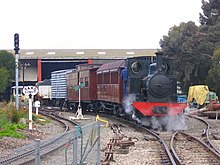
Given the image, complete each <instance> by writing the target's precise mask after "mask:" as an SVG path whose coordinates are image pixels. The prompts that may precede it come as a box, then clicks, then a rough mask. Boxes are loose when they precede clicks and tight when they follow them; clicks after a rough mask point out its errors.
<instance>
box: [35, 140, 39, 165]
mask: <svg viewBox="0 0 220 165" xmlns="http://www.w3.org/2000/svg"><path fill="white" fill-rule="evenodd" d="M35 142H36V146H35V165H40V139H36V140H35Z"/></svg>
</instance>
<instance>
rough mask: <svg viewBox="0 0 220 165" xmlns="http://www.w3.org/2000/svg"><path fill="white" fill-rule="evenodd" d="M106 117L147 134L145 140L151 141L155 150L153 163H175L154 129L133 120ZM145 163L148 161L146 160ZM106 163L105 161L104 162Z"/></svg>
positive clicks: (173, 164)
mask: <svg viewBox="0 0 220 165" xmlns="http://www.w3.org/2000/svg"><path fill="white" fill-rule="evenodd" d="M107 118H110V119H113V120H118V121H120V122H122V123H125V124H128V125H130V126H131V127H133V128H135V129H136V130H138V131H139V132H142V133H143V134H145V135H146V136H147V138H146V139H147V140H148V141H149V140H150V142H151V146H153V148H154V149H155V150H156V152H154V154H156V155H154V163H155V164H167V165H169V164H172V165H175V164H176V163H175V160H174V159H173V156H172V154H171V152H170V150H169V148H168V146H167V145H166V143H165V141H164V140H163V139H162V138H161V137H160V136H159V135H158V134H157V133H156V132H154V131H152V130H150V129H147V128H146V127H144V126H141V125H139V124H136V123H134V122H133V121H129V120H124V119H121V118H118V117H115V116H107ZM143 136H144V135H143ZM148 136H151V138H148ZM145 163H148V162H147V160H146V162H145ZM106 164H107V163H106Z"/></svg>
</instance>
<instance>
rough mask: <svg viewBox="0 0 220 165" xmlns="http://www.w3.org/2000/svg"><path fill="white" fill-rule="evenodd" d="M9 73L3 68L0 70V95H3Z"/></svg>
mask: <svg viewBox="0 0 220 165" xmlns="http://www.w3.org/2000/svg"><path fill="white" fill-rule="evenodd" d="M9 77H10V74H9V71H8V70H7V69H5V68H0V93H3V92H4V91H5V89H6V88H7V86H8V84H9Z"/></svg>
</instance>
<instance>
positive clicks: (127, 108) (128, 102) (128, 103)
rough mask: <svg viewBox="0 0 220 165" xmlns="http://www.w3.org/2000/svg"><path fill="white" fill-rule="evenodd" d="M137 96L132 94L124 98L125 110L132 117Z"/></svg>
mask: <svg viewBox="0 0 220 165" xmlns="http://www.w3.org/2000/svg"><path fill="white" fill-rule="evenodd" d="M135 98H136V96H135V94H130V95H128V96H127V97H125V98H124V100H123V106H124V109H125V113H127V114H129V115H132V114H133V113H134V108H133V106H132V105H131V104H132V103H133V102H134V101H135Z"/></svg>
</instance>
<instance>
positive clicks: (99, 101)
mask: <svg viewBox="0 0 220 165" xmlns="http://www.w3.org/2000/svg"><path fill="white" fill-rule="evenodd" d="M55 73H56V74H58V73H59V74H60V73H62V76H59V75H58V76H56V75H54V74H55ZM52 75H53V76H52V79H51V93H52V100H54V101H55V102H57V101H59V102H58V103H56V104H57V105H64V104H65V105H66V106H67V107H68V109H71V110H73V111H77V109H78V108H79V106H80V108H82V109H83V112H85V111H99V112H105V113H108V114H114V115H118V116H130V117H131V118H133V119H134V118H135V119H138V120H139V119H150V118H152V117H164V116H175V115H178V114H181V112H182V111H183V110H184V109H185V108H186V104H184V103H178V102H177V80H176V78H175V76H174V74H173V64H172V59H170V58H168V57H165V56H163V53H162V52H157V53H156V56H141V57H132V58H128V59H126V60H117V61H114V62H111V63H106V64H103V65H98V64H97V65H96V64H80V65H78V66H77V68H74V69H71V70H66V71H56V72H53V73H52ZM61 77H62V81H61V80H59V78H61ZM53 82H56V83H53ZM61 82H62V84H59V83H61ZM59 90H62V92H61V91H59ZM61 95H62V98H60V97H59V98H58V97H55V96H61Z"/></svg>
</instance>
